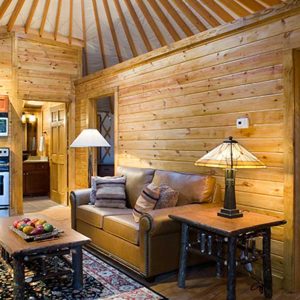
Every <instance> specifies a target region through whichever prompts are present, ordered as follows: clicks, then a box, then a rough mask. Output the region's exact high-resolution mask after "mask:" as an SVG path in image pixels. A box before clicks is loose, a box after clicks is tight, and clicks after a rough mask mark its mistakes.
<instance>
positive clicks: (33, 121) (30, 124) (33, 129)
mask: <svg viewBox="0 0 300 300" xmlns="http://www.w3.org/2000/svg"><path fill="white" fill-rule="evenodd" d="M23 116H24V115H23ZM22 123H23V136H24V138H23V153H24V152H25V153H27V154H28V155H31V156H36V155H37V138H38V132H37V131H38V130H37V129H38V119H37V117H36V116H35V115H34V114H30V115H29V116H27V115H25V117H22Z"/></svg>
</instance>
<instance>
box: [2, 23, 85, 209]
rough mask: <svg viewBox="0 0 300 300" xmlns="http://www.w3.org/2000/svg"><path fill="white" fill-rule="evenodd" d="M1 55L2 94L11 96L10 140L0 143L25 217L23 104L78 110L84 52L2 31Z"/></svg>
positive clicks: (16, 200) (13, 198) (13, 199)
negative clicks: (65, 105)
mask: <svg viewBox="0 0 300 300" xmlns="http://www.w3.org/2000/svg"><path fill="white" fill-rule="evenodd" d="M0 53H1V55H0V94H7V95H9V96H10V131H9V137H8V138H1V139H0V147H10V149H11V205H12V208H13V212H15V213H22V212H23V195H22V179H23V178H22V173H23V172H22V143H20V141H21V140H22V136H23V135H22V123H21V115H22V108H23V100H33V101H34V100H39V101H51V102H52V101H53V102H54V101H60V102H66V103H69V105H71V106H72V105H73V106H74V95H75V90H74V80H75V79H78V78H80V77H81V53H82V49H81V48H79V47H75V46H72V47H70V46H68V45H65V44H61V43H55V42H47V41H45V40H42V39H39V38H29V37H24V35H20V36H19V35H18V34H14V33H6V32H4V30H3V29H2V28H0ZM71 129H72V126H70V132H71V131H72V130H71ZM71 134H72V136H73V135H74V133H72V132H71Z"/></svg>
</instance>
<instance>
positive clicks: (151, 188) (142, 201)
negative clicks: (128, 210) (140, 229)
mask: <svg viewBox="0 0 300 300" xmlns="http://www.w3.org/2000/svg"><path fill="white" fill-rule="evenodd" d="M159 195H160V189H159V187H158V186H156V185H155V184H153V183H150V184H148V185H146V186H145V187H144V188H143V190H142V193H141V195H140V196H139V197H138V199H137V201H136V203H135V206H134V209H133V218H134V220H135V222H139V221H140V218H141V216H142V215H143V214H144V213H146V212H148V211H150V210H153V208H154V207H155V205H156V203H157V201H158V199H159Z"/></svg>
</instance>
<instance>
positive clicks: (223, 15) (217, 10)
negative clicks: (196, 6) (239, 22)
mask: <svg viewBox="0 0 300 300" xmlns="http://www.w3.org/2000/svg"><path fill="white" fill-rule="evenodd" d="M201 2H202V3H204V4H205V5H206V6H207V7H208V8H210V9H211V10H212V11H213V12H215V13H216V15H218V16H219V17H220V18H221V19H222V20H223V21H225V22H232V21H233V20H234V18H233V16H232V15H230V14H229V13H228V12H227V11H226V10H225V9H223V8H222V7H221V6H220V5H219V4H218V3H217V2H214V1H211V0H201Z"/></svg>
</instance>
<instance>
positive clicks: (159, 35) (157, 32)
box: [136, 0, 167, 46]
mask: <svg viewBox="0 0 300 300" xmlns="http://www.w3.org/2000/svg"><path fill="white" fill-rule="evenodd" d="M136 3H137V5H138V7H139V8H140V10H141V11H142V13H143V15H144V17H145V18H146V20H147V22H148V24H149V25H150V27H151V29H152V30H153V32H154V34H155V36H156V37H157V39H158V41H159V43H160V45H161V46H165V45H167V42H166V40H165V38H164V36H163V35H162V33H161V31H160V30H159V28H158V27H157V25H156V23H155V22H154V20H153V18H152V16H151V14H150V12H149V11H148V8H147V7H146V5H145V3H144V2H143V0H136Z"/></svg>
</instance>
